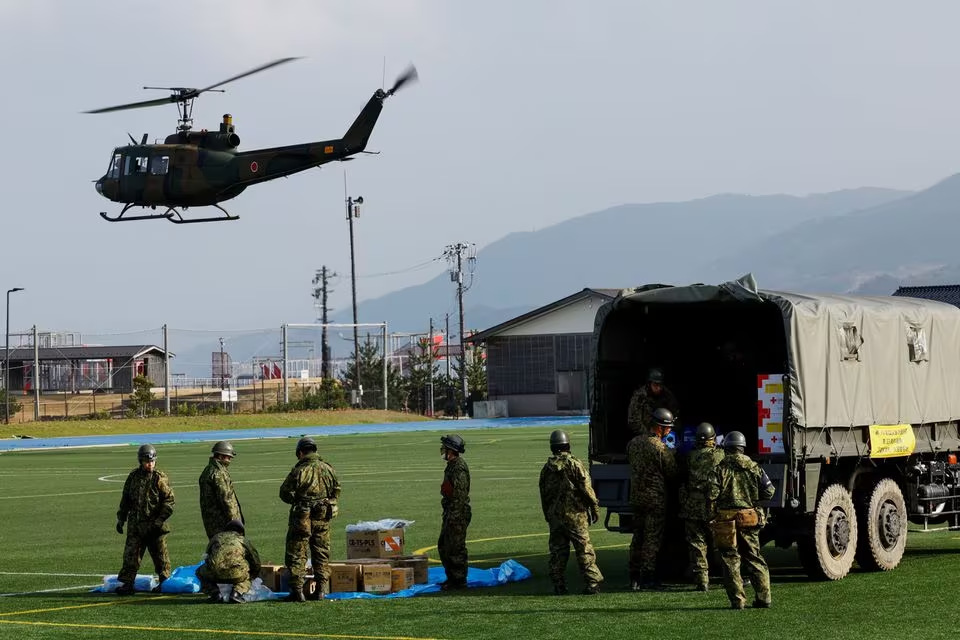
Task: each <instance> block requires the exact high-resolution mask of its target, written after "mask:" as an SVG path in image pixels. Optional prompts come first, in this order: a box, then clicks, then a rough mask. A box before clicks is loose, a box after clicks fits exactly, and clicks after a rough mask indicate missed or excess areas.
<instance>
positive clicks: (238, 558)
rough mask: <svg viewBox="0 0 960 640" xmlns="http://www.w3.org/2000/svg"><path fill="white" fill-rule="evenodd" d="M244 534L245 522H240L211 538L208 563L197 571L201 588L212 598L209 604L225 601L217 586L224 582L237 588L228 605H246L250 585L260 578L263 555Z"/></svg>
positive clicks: (232, 593)
mask: <svg viewBox="0 0 960 640" xmlns="http://www.w3.org/2000/svg"><path fill="white" fill-rule="evenodd" d="M244 533H245V529H244V526H243V522H241V521H240V520H239V519H237V520H231V521H230V522H227V523H226V524H225V525H224V526H223V530H222V531H220V532H219V533H217V534H215V535H214V536H213V537H212V538H210V542H209V544H207V551H206V560H205V561H204V563H203V564H202V565H200V566H199V567H198V568H197V577H198V578H199V579H200V589H201V591H203V592H204V593H206V594H207V595H209V596H210V599H209V602H223V600H222V599H221V597H220V589H219V588H218V587H217V584H218V583H223V584H232V585H233V590H232V592H231V594H230V600H228V602H231V603H234V604H242V603H243V601H244V595H246V593H247V592H248V591H250V586H251V585H250V583H251V582H252V581H253V580H255V579H256V578H257V576H259V575H260V554H258V553H257V549H256V547H254V546H253V543H252V542H250V540H249V539H247V538H246V537H244Z"/></svg>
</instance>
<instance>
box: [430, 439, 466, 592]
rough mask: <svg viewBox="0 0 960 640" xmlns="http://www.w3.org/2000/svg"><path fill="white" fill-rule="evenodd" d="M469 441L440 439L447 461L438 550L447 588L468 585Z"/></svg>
mask: <svg viewBox="0 0 960 640" xmlns="http://www.w3.org/2000/svg"><path fill="white" fill-rule="evenodd" d="M466 450H467V447H466V444H465V443H464V442H463V438H461V437H460V436H459V435H457V434H455V433H454V434H448V435H445V436H443V437H442V438H440V456H441V457H442V458H443V459H444V460H446V461H447V466H446V468H445V469H444V470H443V483H442V484H441V485H440V495H441V496H442V497H441V499H440V506H441V507H442V508H443V520H442V522H441V524H440V538H439V539H438V540H437V553H439V554H440V562H441V563H443V570H444V572H445V573H446V574H447V579H446V580H445V581H444V582H443V583H442V584H441V585H440V588H441V589H443V590H444V591H449V590H451V589H465V588H466V587H467V527H468V526H470V520H471V518H472V515H473V514H472V511H471V509H470V468H469V467H468V466H467V461H466V460H464V459H463V453H464V452H465V451H466Z"/></svg>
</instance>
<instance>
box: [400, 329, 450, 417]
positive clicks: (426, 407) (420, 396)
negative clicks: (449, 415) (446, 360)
mask: <svg viewBox="0 0 960 640" xmlns="http://www.w3.org/2000/svg"><path fill="white" fill-rule="evenodd" d="M409 363H410V364H409V367H410V369H409V371H410V373H409V374H408V375H407V402H408V404H409V407H410V410H411V411H416V412H417V413H421V414H425V413H429V411H430V383H431V381H432V382H433V396H434V398H433V400H434V403H433V404H434V408H437V407H442V406H443V404H442V400H443V394H442V391H441V390H442V389H443V379H442V376H441V375H440V368H439V367H438V366H437V358H436V352H435V351H433V350H432V349H430V348H429V347H428V345H427V341H426V340H420V341H419V343H418V345H417V346H416V347H415V348H414V349H413V351H412V352H411V353H410V360H409ZM431 372H432V374H433V375H432V376H431Z"/></svg>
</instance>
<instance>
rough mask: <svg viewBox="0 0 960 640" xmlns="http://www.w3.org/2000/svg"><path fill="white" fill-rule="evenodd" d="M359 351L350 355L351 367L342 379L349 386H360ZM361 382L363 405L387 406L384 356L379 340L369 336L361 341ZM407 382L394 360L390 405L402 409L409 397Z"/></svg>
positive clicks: (390, 374)
mask: <svg viewBox="0 0 960 640" xmlns="http://www.w3.org/2000/svg"><path fill="white" fill-rule="evenodd" d="M355 363H356V354H355V353H354V354H350V362H349V364H348V366H347V370H346V371H345V372H344V373H343V374H341V377H340V380H341V382H343V385H344V387H346V388H347V389H356V388H357V384H356V378H357V368H356V365H355ZM360 385H361V386H362V387H363V396H362V398H361V401H360V402H361V404H360V406H361V407H363V408H368V409H382V408H383V356H382V355H381V354H380V347H379V345H378V344H377V342H375V341H373V340H371V339H370V337H369V336H367V339H366V340H365V341H364V342H363V343H361V344H360ZM405 386H406V384H405V382H404V379H403V376H401V375H400V371H399V370H397V368H396V367H395V366H393V364H392V363H389V364H388V366H387V393H388V395H387V403H388V405H387V408H388V409H392V410H393V411H399V410H400V408H401V407H402V406H403V400H404V397H405V392H406V389H405Z"/></svg>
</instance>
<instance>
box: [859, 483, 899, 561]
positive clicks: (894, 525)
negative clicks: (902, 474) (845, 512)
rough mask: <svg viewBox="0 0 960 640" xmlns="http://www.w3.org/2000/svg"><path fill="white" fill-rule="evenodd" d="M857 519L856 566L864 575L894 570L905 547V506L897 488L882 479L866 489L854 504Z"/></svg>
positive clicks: (894, 484) (896, 485)
mask: <svg viewBox="0 0 960 640" xmlns="http://www.w3.org/2000/svg"><path fill="white" fill-rule="evenodd" d="M857 516H858V525H859V529H860V538H859V542H858V544H857V564H859V565H860V567H861V568H862V569H865V570H867V571H891V570H892V569H895V568H896V566H897V565H898V564H900V560H902V559H903V550H904V547H905V546H906V543H907V506H906V503H905V502H904V500H903V492H901V491H900V485H898V484H897V483H896V482H895V481H894V480H891V479H890V478H883V479H882V480H880V481H879V482H877V483H876V484H875V485H873V486H871V487H869V488H868V489H867V490H866V491H864V492H863V495H862V497H861V499H860V500H859V501H858V503H857Z"/></svg>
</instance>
